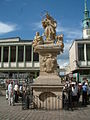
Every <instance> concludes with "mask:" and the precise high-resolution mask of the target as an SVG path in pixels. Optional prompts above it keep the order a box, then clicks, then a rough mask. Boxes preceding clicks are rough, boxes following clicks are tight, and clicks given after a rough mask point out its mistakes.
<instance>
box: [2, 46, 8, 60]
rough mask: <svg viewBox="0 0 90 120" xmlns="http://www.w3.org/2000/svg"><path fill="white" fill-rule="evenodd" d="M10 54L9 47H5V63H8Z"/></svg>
mask: <svg viewBox="0 0 90 120" xmlns="http://www.w3.org/2000/svg"><path fill="white" fill-rule="evenodd" d="M8 52H9V47H4V50H3V62H8Z"/></svg>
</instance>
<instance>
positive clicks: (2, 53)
mask: <svg viewBox="0 0 90 120" xmlns="http://www.w3.org/2000/svg"><path fill="white" fill-rule="evenodd" d="M1 67H3V46H2V47H1Z"/></svg>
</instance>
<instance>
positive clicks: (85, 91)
mask: <svg viewBox="0 0 90 120" xmlns="http://www.w3.org/2000/svg"><path fill="white" fill-rule="evenodd" d="M87 91H88V88H87V84H86V83H85V82H84V83H83V86H82V105H85V106H86V105H87Z"/></svg>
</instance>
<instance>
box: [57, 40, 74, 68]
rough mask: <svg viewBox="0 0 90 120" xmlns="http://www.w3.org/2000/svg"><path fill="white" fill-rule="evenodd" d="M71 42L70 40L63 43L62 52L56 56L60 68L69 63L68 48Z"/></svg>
mask: <svg viewBox="0 0 90 120" xmlns="http://www.w3.org/2000/svg"><path fill="white" fill-rule="evenodd" d="M71 44H72V41H69V42H66V43H64V52H63V53H62V54H61V55H59V56H58V57H57V62H58V64H59V66H60V68H63V67H65V66H66V65H68V64H69V48H70V46H71Z"/></svg>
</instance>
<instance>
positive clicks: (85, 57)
mask: <svg viewBox="0 0 90 120" xmlns="http://www.w3.org/2000/svg"><path fill="white" fill-rule="evenodd" d="M84 60H85V65H87V53H86V44H84Z"/></svg>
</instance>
